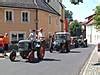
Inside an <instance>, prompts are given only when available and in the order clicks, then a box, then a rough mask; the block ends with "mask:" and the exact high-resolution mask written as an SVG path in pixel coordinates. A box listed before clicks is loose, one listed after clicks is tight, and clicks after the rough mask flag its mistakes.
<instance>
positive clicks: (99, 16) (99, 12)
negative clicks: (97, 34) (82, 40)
mask: <svg viewBox="0 0 100 75" xmlns="http://www.w3.org/2000/svg"><path fill="white" fill-rule="evenodd" d="M95 14H96V15H95V16H94V24H95V26H96V29H100V5H99V6H97V7H96V10H95Z"/></svg>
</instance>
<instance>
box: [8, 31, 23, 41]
mask: <svg viewBox="0 0 100 75" xmlns="http://www.w3.org/2000/svg"><path fill="white" fill-rule="evenodd" d="M10 39H11V42H18V41H19V40H23V39H25V32H11V33H10Z"/></svg>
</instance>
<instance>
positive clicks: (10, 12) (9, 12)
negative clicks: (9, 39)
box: [5, 10, 13, 21]
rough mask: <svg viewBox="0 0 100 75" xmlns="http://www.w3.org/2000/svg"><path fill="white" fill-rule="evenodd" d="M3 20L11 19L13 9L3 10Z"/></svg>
mask: <svg viewBox="0 0 100 75" xmlns="http://www.w3.org/2000/svg"><path fill="white" fill-rule="evenodd" d="M5 21H13V11H12V10H6V11H5Z"/></svg>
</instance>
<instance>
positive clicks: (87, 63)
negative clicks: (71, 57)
mask: <svg viewBox="0 0 100 75" xmlns="http://www.w3.org/2000/svg"><path fill="white" fill-rule="evenodd" d="M96 51H97V45H96V46H95V48H94V50H93V51H92V53H91V54H90V55H89V58H88V59H87V61H86V63H84V66H83V67H82V69H81V71H80V73H79V75H85V73H86V71H87V69H88V66H89V64H90V62H91V60H92V57H93V55H94V54H95V52H96Z"/></svg>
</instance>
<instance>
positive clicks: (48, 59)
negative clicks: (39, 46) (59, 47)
mask: <svg viewBox="0 0 100 75" xmlns="http://www.w3.org/2000/svg"><path fill="white" fill-rule="evenodd" d="M42 61H61V60H59V59H51V58H44V59H43V60H42Z"/></svg>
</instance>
